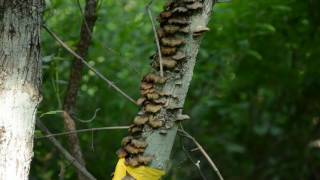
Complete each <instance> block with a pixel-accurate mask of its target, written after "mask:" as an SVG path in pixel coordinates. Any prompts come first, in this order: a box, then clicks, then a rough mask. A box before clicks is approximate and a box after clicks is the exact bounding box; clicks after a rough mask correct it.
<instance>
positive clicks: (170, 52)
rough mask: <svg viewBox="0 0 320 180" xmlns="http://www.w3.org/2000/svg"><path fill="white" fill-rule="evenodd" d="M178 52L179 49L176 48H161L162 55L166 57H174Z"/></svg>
mask: <svg viewBox="0 0 320 180" xmlns="http://www.w3.org/2000/svg"><path fill="white" fill-rule="evenodd" d="M176 52H177V48H176V47H166V46H161V53H162V54H163V55H164V56H170V55H174V54H175V53H176Z"/></svg>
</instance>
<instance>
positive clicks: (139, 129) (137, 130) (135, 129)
mask: <svg viewBox="0 0 320 180" xmlns="http://www.w3.org/2000/svg"><path fill="white" fill-rule="evenodd" d="M128 131H129V133H131V134H135V133H140V132H142V127H141V126H137V125H135V124H133V125H131V126H130V127H129V130H128Z"/></svg>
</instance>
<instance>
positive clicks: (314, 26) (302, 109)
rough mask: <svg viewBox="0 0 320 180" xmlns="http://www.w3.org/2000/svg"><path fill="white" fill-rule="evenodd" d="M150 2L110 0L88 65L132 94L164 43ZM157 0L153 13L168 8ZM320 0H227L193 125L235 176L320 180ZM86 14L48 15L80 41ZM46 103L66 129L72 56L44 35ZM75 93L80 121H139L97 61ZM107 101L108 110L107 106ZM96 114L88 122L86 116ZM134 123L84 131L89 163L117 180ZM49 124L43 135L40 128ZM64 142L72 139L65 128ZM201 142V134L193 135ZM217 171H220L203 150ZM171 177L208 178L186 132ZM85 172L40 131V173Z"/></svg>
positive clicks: (213, 33)
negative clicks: (157, 37)
mask: <svg viewBox="0 0 320 180" xmlns="http://www.w3.org/2000/svg"><path fill="white" fill-rule="evenodd" d="M84 3H85V2H84V1H83V0H80V5H81V6H82V9H83V6H84ZM147 3H148V1H147V0H141V1H133V0H130V1H128V0H116V1H112V0H100V1H99V7H98V19H97V22H96V25H95V27H94V31H93V35H92V37H93V40H92V43H91V45H90V49H89V55H88V57H87V58H86V59H88V60H89V64H90V65H92V66H94V67H95V68H97V69H98V70H99V71H100V72H101V73H102V74H104V75H106V76H107V77H108V78H109V79H111V80H112V81H113V82H114V83H115V84H116V85H117V86H119V87H121V88H122V89H124V90H125V91H126V92H128V93H129V94H130V96H132V97H134V98H138V97H139V84H140V80H141V78H142V76H143V75H144V74H146V73H147V72H148V68H149V63H150V60H149V56H151V55H152V54H153V52H154V49H155V43H154V39H153V32H152V26H151V23H150V20H149V18H148V15H147V12H146V10H145V6H146V4H147ZM163 3H164V2H163V1H156V2H155V3H154V4H153V6H152V10H153V14H155V15H156V14H158V13H159V12H160V11H161V10H162V6H163ZM319 9H320V2H319V1H317V0H307V1H299V0H282V1H278V0H268V1H261V0H258V1H250V0H241V1H240V0H233V1H232V2H231V3H218V4H217V5H216V6H215V8H214V13H213V18H212V19H211V21H210V23H209V27H210V29H211V30H210V32H208V33H206V34H205V36H204V38H203V41H202V43H201V48H200V52H199V55H198V60H197V65H196V68H195V73H194V76H193V81H192V84H191V87H190V90H189V94H188V97H187V99H186V105H185V112H186V113H187V114H189V115H190V116H191V118H192V119H191V120H188V121H186V122H185V123H184V126H185V129H187V130H188V132H190V133H191V134H192V135H193V136H194V137H195V138H196V139H197V140H198V141H199V142H200V143H201V144H202V145H203V146H204V148H205V149H206V150H207V152H208V153H209V155H210V156H211V157H212V159H213V160H214V161H215V163H216V165H217V166H218V167H219V169H220V171H221V173H222V175H223V176H224V178H225V179H230V180H233V179H234V180H236V179H273V180H277V179H320V151H319V150H320V149H319V148H320V147H319V146H318V147H317V146H312V144H315V143H314V142H315V141H316V140H317V139H318V138H320V116H319V115H320V111H319V110H320V93H319V92H320V79H319V77H320V68H319V67H320V60H319V57H320V45H319V44H320V11H319ZM81 22H82V15H81V11H80V10H79V5H78V2H77V0H72V1H63V0H47V1H46V10H45V14H44V23H45V24H46V26H48V27H49V28H50V29H51V30H52V31H54V32H55V33H56V34H58V35H59V36H60V37H61V39H63V40H64V41H65V42H66V44H68V45H69V46H70V47H72V48H75V46H76V44H77V42H78V40H79V34H80V26H81ZM42 55H43V87H42V93H43V101H42V103H41V106H40V107H39V111H38V117H40V119H41V120H42V122H43V123H44V124H45V125H46V126H48V128H49V129H50V130H51V132H62V131H63V119H62V118H61V116H60V115H59V111H61V109H62V102H63V97H64V94H65V92H66V88H67V81H68V77H69V70H70V65H71V63H72V60H73V57H72V55H70V54H69V53H68V52H67V51H66V50H65V49H64V48H62V47H60V46H59V44H58V43H56V42H55V40H54V39H52V37H51V36H50V35H49V34H48V33H47V32H46V31H44V30H43V32H42ZM83 73H84V74H83V79H82V85H81V90H80V92H79V95H78V97H77V106H76V116H77V117H78V118H77V119H78V120H77V119H76V123H77V128H78V129H83V128H93V127H105V126H118V125H129V124H131V122H132V120H133V118H134V116H135V113H136V112H137V107H135V106H134V105H133V104H132V103H130V102H129V101H127V100H126V99H125V98H123V97H122V96H120V95H118V94H117V92H115V91H114V90H112V89H111V88H109V87H108V86H106V85H105V83H104V82H103V81H101V80H100V79H99V78H97V77H96V76H95V74H93V73H92V72H90V71H89V70H88V69H87V68H85V69H84V71H83ZM98 109H99V111H97V110H98ZM96 111H97V114H96V117H95V118H94V119H92V121H90V122H89V123H88V122H87V123H84V122H82V121H81V119H82V120H83V119H90V118H91V117H92V116H93V115H94V114H95V112H96ZM126 134H127V132H126V130H109V131H99V132H87V133H81V134H79V138H80V142H81V147H82V152H83V154H84V159H85V160H86V164H87V165H86V167H87V169H88V170H89V171H90V172H91V173H92V174H94V175H95V177H97V178H98V179H109V177H110V176H111V174H112V172H113V170H114V167H115V163H116V161H117V156H116V154H115V152H116V150H117V149H118V148H119V146H120V142H121V139H122V137H124V136H125V135H126ZM41 136H42V134H41V133H40V131H37V132H36V137H41ZM57 138H58V139H59V140H60V142H62V143H63V144H64V145H65V146H67V145H66V137H65V136H60V137H57ZM183 144H185V146H186V148H188V149H192V148H194V146H193V145H192V143H189V142H188V141H187V142H184V143H183ZM191 155H192V158H193V159H194V160H195V161H198V160H199V161H200V166H201V171H202V172H203V173H204V174H205V175H206V177H207V179H215V178H216V175H215V173H214V172H213V171H212V169H211V168H210V166H209V165H208V163H207V162H206V160H205V159H204V158H203V157H202V155H201V154H200V153H199V152H197V151H195V152H193V153H192V154H191ZM170 166H171V170H170V172H169V173H168V175H167V176H166V178H165V179H172V180H174V179H190V180H192V179H194V180H196V179H200V177H201V176H200V175H199V172H198V170H197V168H196V167H195V165H194V164H193V163H192V162H191V161H190V160H189V159H188V156H187V155H186V154H185V153H184V151H183V150H182V144H181V139H180V138H179V137H177V142H176V144H175V147H174V150H173V154H172V161H171V162H170ZM62 172H63V174H64V177H65V179H75V177H76V173H75V171H74V169H73V167H72V166H71V165H70V163H69V162H68V161H66V160H65V159H64V157H63V156H62V155H61V154H59V153H58V151H57V150H56V149H55V148H54V147H53V146H52V144H51V143H50V142H49V141H47V140H46V139H36V140H35V157H34V159H33V161H32V169H31V175H30V179H34V180H36V179H58V178H59V174H60V175H61V173H62Z"/></svg>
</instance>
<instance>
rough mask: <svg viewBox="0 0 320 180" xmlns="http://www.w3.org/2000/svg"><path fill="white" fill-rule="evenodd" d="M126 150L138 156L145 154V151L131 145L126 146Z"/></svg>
mask: <svg viewBox="0 0 320 180" xmlns="http://www.w3.org/2000/svg"><path fill="white" fill-rule="evenodd" d="M124 149H125V150H126V151H127V152H128V153H130V154H138V153H141V152H144V149H142V148H137V147H134V146H133V145H131V144H127V145H126V146H124Z"/></svg>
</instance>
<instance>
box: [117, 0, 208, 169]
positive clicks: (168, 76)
mask: <svg viewBox="0 0 320 180" xmlns="http://www.w3.org/2000/svg"><path fill="white" fill-rule="evenodd" d="M213 4H214V1H213V0H194V1H192V0H173V1H170V0H169V1H168V3H167V4H166V6H165V10H164V11H163V12H162V13H160V16H159V18H158V20H159V22H160V27H159V28H158V30H157V31H158V32H157V33H158V37H159V41H160V44H161V48H160V49H161V54H162V57H163V58H162V63H160V61H161V58H159V56H158V55H157V54H156V55H155V56H154V58H153V62H152V63H151V66H152V70H151V73H149V74H148V75H146V76H145V77H144V78H143V79H142V83H141V87H140V89H141V95H142V97H141V98H140V99H139V100H138V101H137V103H138V104H141V109H140V111H139V113H138V115H137V116H136V118H135V120H134V124H133V125H132V126H131V128H130V129H129V133H130V136H128V137H126V138H124V140H123V141H122V148H121V149H120V150H119V151H118V156H119V157H120V158H122V157H125V158H126V164H127V165H130V166H139V165H148V166H149V167H152V168H156V169H160V170H166V168H167V164H168V161H169V160H170V154H171V150H172V147H173V144H174V141H175V137H176V134H177V129H178V124H179V123H180V122H181V121H182V120H184V119H188V116H186V115H183V114H182V110H183V106H184V102H185V99H186V96H187V92H188V89H189V85H190V82H191V79H192V75H193V69H194V66H195V64H196V56H197V54H198V50H199V45H200V41H201V37H202V35H203V33H204V32H206V31H208V30H209V29H208V28H207V24H208V21H209V19H210V15H211V11H212V7H213ZM160 64H163V69H164V70H165V72H164V77H161V73H160V69H161V68H159V66H160ZM143 142H146V145H145V144H144V143H143ZM148 157H149V158H148ZM150 157H152V161H151V163H148V161H150Z"/></svg>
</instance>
